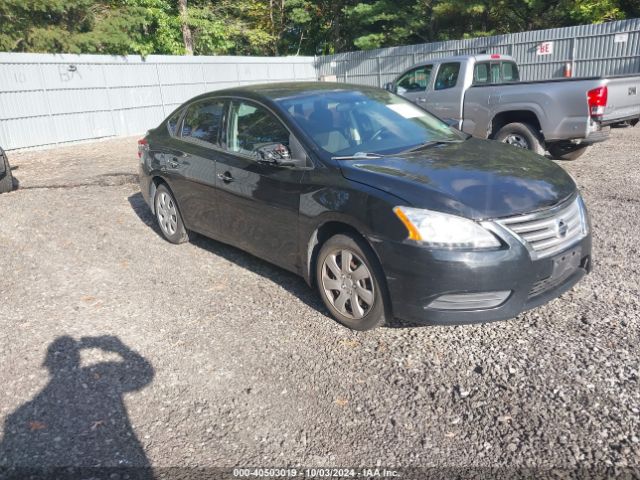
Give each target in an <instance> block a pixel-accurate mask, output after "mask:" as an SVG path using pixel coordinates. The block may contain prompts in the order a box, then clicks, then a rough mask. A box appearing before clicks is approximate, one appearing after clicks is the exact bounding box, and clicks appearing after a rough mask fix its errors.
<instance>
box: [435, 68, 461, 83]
mask: <svg viewBox="0 0 640 480" xmlns="http://www.w3.org/2000/svg"><path fill="white" fill-rule="evenodd" d="M459 73H460V62H455V63H443V64H442V65H440V68H439V69H438V76H437V77H436V85H435V89H436V90H445V89H447V88H453V87H455V86H456V83H458V74H459Z"/></svg>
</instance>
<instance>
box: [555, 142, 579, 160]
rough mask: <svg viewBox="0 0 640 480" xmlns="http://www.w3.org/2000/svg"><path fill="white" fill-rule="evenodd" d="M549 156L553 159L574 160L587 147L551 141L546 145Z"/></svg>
mask: <svg viewBox="0 0 640 480" xmlns="http://www.w3.org/2000/svg"><path fill="white" fill-rule="evenodd" d="M547 148H548V149H549V153H550V154H551V158H553V159H554V160H575V159H576V158H578V157H580V156H582V154H583V153H584V152H586V151H587V148H589V146H588V145H582V146H579V145H572V144H566V143H552V144H550V145H548V146H547Z"/></svg>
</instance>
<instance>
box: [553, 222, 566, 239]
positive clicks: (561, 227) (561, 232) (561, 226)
mask: <svg viewBox="0 0 640 480" xmlns="http://www.w3.org/2000/svg"><path fill="white" fill-rule="evenodd" d="M556 228H557V232H558V236H559V237H560V238H564V237H566V236H567V230H569V227H568V226H567V224H566V223H564V220H559V221H558V225H557V227H556Z"/></svg>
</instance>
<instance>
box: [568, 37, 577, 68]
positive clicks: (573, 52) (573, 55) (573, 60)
mask: <svg viewBox="0 0 640 480" xmlns="http://www.w3.org/2000/svg"><path fill="white" fill-rule="evenodd" d="M577 40H578V39H577V38H576V37H573V38H572V39H571V59H570V60H571V76H575V74H576V48H577V45H576V43H577Z"/></svg>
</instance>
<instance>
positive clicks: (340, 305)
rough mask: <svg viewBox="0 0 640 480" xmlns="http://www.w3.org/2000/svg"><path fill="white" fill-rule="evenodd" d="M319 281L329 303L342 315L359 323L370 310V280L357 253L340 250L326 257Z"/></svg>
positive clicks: (371, 293)
mask: <svg viewBox="0 0 640 480" xmlns="http://www.w3.org/2000/svg"><path fill="white" fill-rule="evenodd" d="M321 281H322V288H323V290H324V293H325V296H326V297H327V299H328V300H329V303H330V304H331V306H332V307H333V308H335V309H336V310H337V311H338V312H339V313H340V314H341V315H344V316H345V317H347V318H350V319H353V320H359V319H361V318H363V317H364V316H366V315H367V314H368V313H369V312H370V311H371V309H372V308H373V304H374V302H375V287H374V282H373V277H372V275H371V272H370V271H369V268H368V267H367V265H366V263H364V260H363V259H362V258H361V257H360V256H359V255H358V254H357V253H355V252H353V251H351V250H349V249H346V248H342V249H340V250H336V251H333V252H331V253H330V254H329V255H327V256H326V258H325V259H324V261H323V263H322V275H321Z"/></svg>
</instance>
